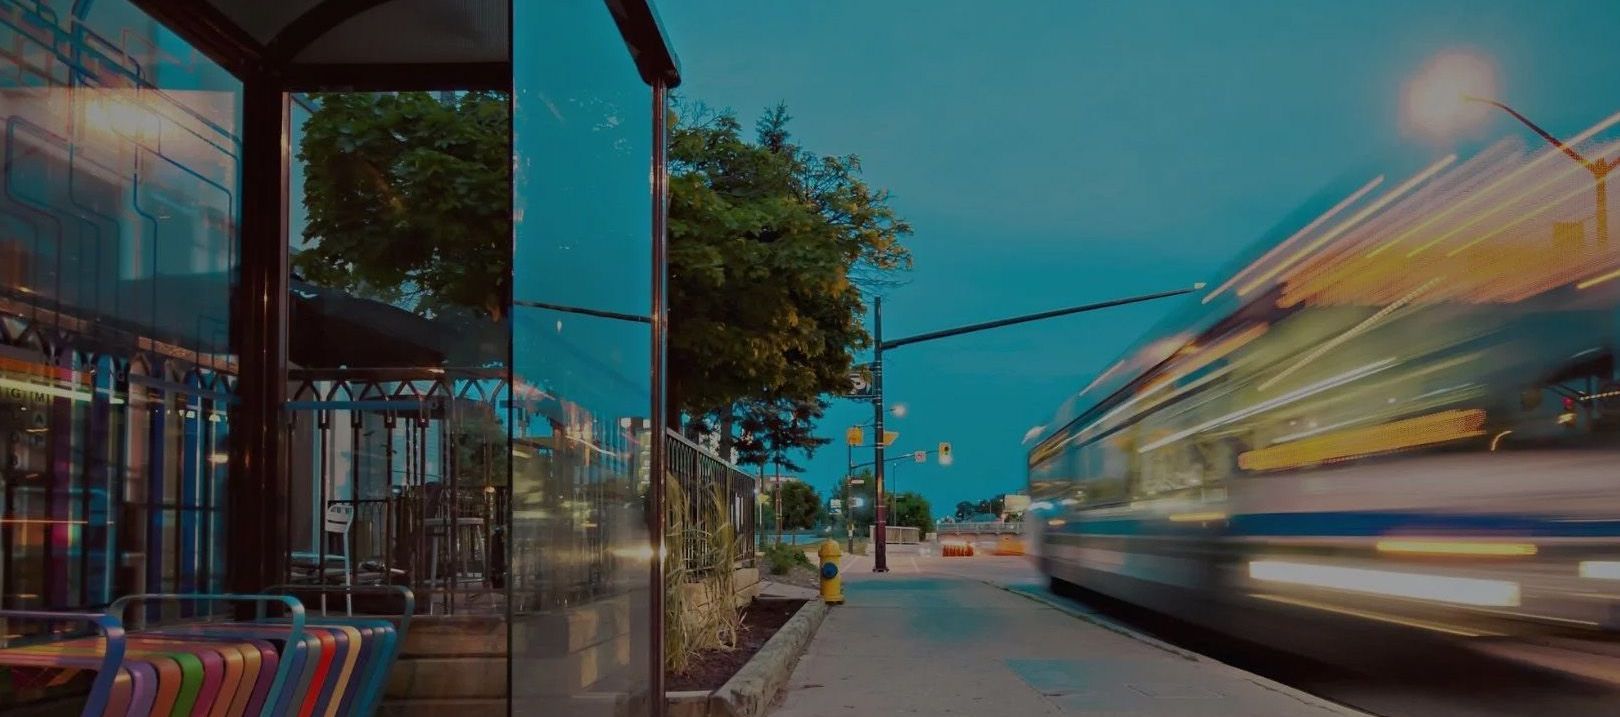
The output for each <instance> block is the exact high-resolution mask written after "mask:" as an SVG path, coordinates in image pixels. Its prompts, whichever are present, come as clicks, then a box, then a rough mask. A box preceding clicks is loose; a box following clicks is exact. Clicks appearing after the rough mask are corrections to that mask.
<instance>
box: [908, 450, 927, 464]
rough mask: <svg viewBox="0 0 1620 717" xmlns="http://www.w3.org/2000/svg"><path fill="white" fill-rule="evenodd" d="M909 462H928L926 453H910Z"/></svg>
mask: <svg viewBox="0 0 1620 717" xmlns="http://www.w3.org/2000/svg"><path fill="white" fill-rule="evenodd" d="M911 460H913V461H916V462H918V463H927V462H928V451H916V452H914V453H912V454H911Z"/></svg>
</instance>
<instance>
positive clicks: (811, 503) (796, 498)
mask: <svg viewBox="0 0 1620 717" xmlns="http://www.w3.org/2000/svg"><path fill="white" fill-rule="evenodd" d="M820 515H821V496H820V495H818V494H817V493H816V489H815V488H812V487H810V484H809V483H805V482H802V481H788V482H786V483H783V484H782V527H783V528H784V529H786V530H803V529H809V528H814V527H816V519H817V518H818V517H819V516H820Z"/></svg>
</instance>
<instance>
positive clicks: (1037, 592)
mask: <svg viewBox="0 0 1620 717" xmlns="http://www.w3.org/2000/svg"><path fill="white" fill-rule="evenodd" d="M935 552H936V550H935V549H933V548H931V546H921V547H920V548H918V547H902V548H899V549H896V548H891V549H890V554H889V566H890V570H891V572H889V573H888V574H887V575H881V576H880V575H874V574H873V573H872V572H871V567H872V558H871V557H870V556H846V558H845V560H844V571H845V572H844V574H845V576H846V580H847V581H848V582H847V583H846V585H847V586H848V587H847V588H846V590H847V592H848V597H849V603H848V604H847V605H845V606H843V607H841V608H837V609H835V611H834V613H833V614H832V615H831V616H829V619H828V622H827V623H826V624H825V625H823V627H822V634H821V635H818V636H817V638H816V641H815V643H814V644H813V645H812V647H811V653H810V655H809V656H807V657H806V659H805V660H804V661H803V662H802V663H801V665H800V667H799V672H798V673H796V674H795V676H794V679H793V681H792V682H790V688H791V689H792V692H790V694H789V699H788V701H787V703H786V704H785V705H784V706H783V708H782V709H781V710H780V711H778V712H777V713H775V714H777V715H782V716H786V717H798V716H800V715H818V714H846V715H849V714H856V715H859V714H874V715H878V714H890V712H887V711H867V708H868V707H869V706H870V705H871V704H880V705H883V706H884V707H885V709H888V708H889V707H893V708H894V709H895V710H896V711H898V712H900V713H904V712H906V711H907V710H909V709H911V706H910V705H909V703H907V702H906V700H908V699H912V698H915V700H917V702H916V704H917V705H923V706H928V708H929V709H934V710H938V711H940V712H941V713H945V714H951V713H961V714H973V713H975V710H974V709H973V708H972V705H974V704H978V703H977V702H976V701H975V700H974V699H973V698H974V697H976V696H978V695H979V692H977V690H980V689H982V688H984V687H986V686H989V685H993V686H994V689H995V690H997V691H999V690H1003V689H1012V691H1013V692H1015V693H1016V692H1018V690H1025V691H1028V690H1030V689H1033V690H1035V692H1036V695H1035V696H1036V697H1039V698H1041V699H1031V700H1027V703H1028V704H1029V706H1030V709H1032V710H1035V711H1031V712H1027V713H1025V712H1013V713H1009V714H1094V713H1097V712H1096V709H1098V708H1097V707H1095V706H1089V705H1085V704H1083V703H1082V702H1081V701H1079V700H1076V699H1072V694H1070V693H1068V692H1065V688H1063V687H1059V688H1056V689H1055V690H1051V691H1054V692H1055V693H1057V694H1056V695H1048V694H1044V692H1045V691H1048V689H1049V688H1050V687H1051V683H1050V682H1043V681H1042V680H1043V679H1046V678H1043V677H1042V676H1041V675H1040V674H1038V673H1037V672H1031V671H1030V667H1029V666H1030V665H1031V664H1037V663H1030V662H1019V660H1027V659H1030V658H1029V657H1028V656H1027V655H1026V653H1029V654H1034V653H1039V654H1041V655H1044V657H1043V658H1042V659H1048V660H1051V659H1059V660H1063V661H1064V664H1065V665H1066V666H1068V667H1077V666H1082V665H1083V666H1085V667H1086V668H1087V669H1088V670H1093V671H1098V670H1102V672H1101V673H1100V674H1104V675H1109V674H1112V673H1108V672H1107V671H1106V670H1107V668H1106V667H1105V666H1104V665H1103V663H1106V662H1107V660H1096V659H1095V658H1096V655H1098V654H1108V655H1110V656H1119V658H1120V659H1121V660H1131V659H1136V658H1135V657H1133V656H1132V654H1129V653H1127V652H1124V651H1115V647H1116V646H1115V645H1114V644H1113V643H1112V641H1111V640H1108V639H1105V638H1102V637H1101V636H1100V635H1099V633H1104V632H1107V630H1104V629H1102V628H1097V627H1094V626H1093V625H1094V624H1101V625H1104V626H1109V627H1113V628H1116V629H1119V630H1123V631H1126V632H1129V633H1134V634H1137V635H1140V636H1142V637H1143V638H1145V639H1146V640H1148V642H1150V643H1151V642H1156V641H1160V640H1162V641H1163V642H1164V643H1169V644H1170V645H1174V646H1175V647H1176V648H1180V649H1184V650H1187V651H1190V652H1192V653H1196V654H1198V655H1202V656H1204V657H1206V658H1209V659H1210V660H1213V661H1219V662H1221V663H1225V664H1226V665H1231V666H1232V667H1233V668H1237V669H1240V670H1244V671H1247V672H1248V673H1252V674H1253V675H1258V676H1259V678H1264V680H1275V681H1276V682H1277V683H1281V684H1285V685H1288V686H1289V687H1290V688H1294V689H1298V690H1302V691H1304V692H1307V693H1310V694H1312V695H1316V696H1319V697H1321V698H1323V699H1325V700H1328V701H1331V702H1333V703H1337V704H1340V705H1345V706H1347V707H1349V708H1353V709H1355V710H1361V711H1363V712H1365V713H1369V714H1376V715H1384V716H1386V717H1465V716H1466V717H1475V716H1479V715H1484V716H1487V717H1497V716H1500V717H1510V716H1519V715H1540V714H1549V715H1552V714H1556V715H1569V716H1572V717H1581V716H1585V715H1594V716H1595V715H1616V714H1620V674H1616V675H1614V676H1612V677H1610V678H1607V679H1604V678H1603V675H1604V670H1606V669H1608V668H1606V667H1605V666H1606V665H1609V664H1613V663H1612V659H1613V658H1612V657H1607V656H1603V655H1592V656H1591V659H1588V660H1584V661H1582V663H1583V664H1581V665H1574V666H1571V668H1573V669H1566V670H1559V669H1546V668H1543V669H1537V668H1532V667H1528V666H1524V665H1521V664H1518V663H1515V662H1510V661H1506V660H1502V659H1497V658H1496V657H1494V656H1493V655H1495V654H1501V653H1502V652H1503V649H1504V648H1508V647H1512V645H1506V644H1496V643H1489V644H1487V643H1479V642H1473V643H1463V642H1459V643H1447V642H1445V641H1439V642H1437V641H1435V640H1433V639H1432V636H1429V635H1416V634H1414V635H1413V636H1412V637H1413V639H1411V640H1388V639H1387V635H1386V636H1385V637H1381V638H1379V639H1378V640H1376V641H1375V640H1372V639H1369V640H1367V641H1364V642H1362V643H1358V644H1344V643H1335V644H1327V643H1326V642H1323V641H1317V644H1312V642H1311V640H1309V639H1308V638H1307V639H1303V640H1300V641H1298V643H1299V644H1300V645H1302V646H1303V647H1304V648H1306V649H1304V650H1303V651H1301V652H1298V653H1290V652H1283V651H1280V650H1276V649H1272V648H1267V647H1262V646H1259V645H1256V644H1251V643H1249V642H1247V641H1245V640H1240V639H1234V638H1232V637H1231V636H1229V635H1225V634H1218V633H1213V632H1210V631H1207V630H1202V629H1199V628H1196V627H1192V626H1188V625H1186V624H1184V623H1181V622H1179V621H1176V620H1173V619H1169V618H1166V617H1164V616H1161V615H1157V614H1155V613H1151V612H1148V611H1144V610H1140V609H1137V608H1133V607H1131V606H1127V605H1122V604H1120V603H1118V602H1115V601H1111V600H1108V599H1107V598H1103V597H1101V596H1097V595H1093V594H1087V593H1080V594H1076V595H1065V596H1059V595H1054V594H1053V593H1051V592H1050V591H1049V590H1047V588H1046V582H1045V579H1044V578H1043V577H1042V576H1041V575H1039V574H1038V573H1037V572H1036V571H1035V570H1034V568H1033V567H1032V565H1031V564H1030V562H1029V561H1028V560H1027V559H1026V558H1020V557H995V556H986V555H983V554H981V555H978V556H974V557H971V558H943V557H939V556H938V555H936V554H935ZM991 585H994V586H998V587H999V588H1005V590H1000V589H996V588H992V587H990V586H991ZM991 591H993V592H991ZM1009 591H1010V593H1012V594H1009ZM997 593H999V595H998V594H997ZM1014 594H1017V595H1022V596H1023V597H1019V598H1018V600H1022V601H1024V602H1022V603H1020V602H1017V601H1008V600H1006V599H1005V598H1006V597H1015V596H1016V595H1014ZM986 616H989V617H986ZM897 619H900V620H903V622H900V623H896V620H897ZM905 626H917V629H918V632H917V633H916V634H910V633H905V634H902V633H903V632H904V630H903V628H904V627H905ZM1276 629H1277V630H1287V631H1292V632H1297V633H1306V634H1308V633H1309V632H1310V627H1309V625H1308V624H1305V623H1300V624H1295V623H1292V622H1286V621H1285V620H1284V618H1281V617H1279V619H1278V622H1277V623H1276ZM1109 634H1115V633H1109ZM1116 636H1117V635H1116ZM874 638H880V641H881V642H882V643H883V645H884V648H883V649H878V648H876V647H874V645H875V644H876V642H875V641H874ZM1125 639H1127V641H1129V642H1135V641H1130V640H1129V638H1125ZM845 643H847V644H845ZM1166 654H1169V653H1166ZM1053 655H1057V656H1058V657H1053ZM930 656H932V658H931V657H930ZM910 670H921V671H922V672H923V673H924V676H919V677H917V678H915V680H922V681H923V682H922V683H918V682H915V681H914V678H912V677H908V676H906V673H907V672H908V671H910ZM1574 672H1585V673H1589V674H1588V679H1580V678H1577V677H1575V676H1574V675H1573V674H1572V673H1574ZM1594 674H1595V675H1596V677H1597V678H1596V679H1594V678H1592V677H1593V675H1594ZM1009 677H1010V680H1009ZM1064 679H1068V680H1070V682H1069V683H1065V684H1068V685H1069V687H1070V688H1072V687H1073V685H1074V684H1077V683H1078V682H1077V680H1078V679H1079V678H1078V677H1075V676H1072V675H1071V676H1070V677H1066V678H1064ZM1109 679H1116V678H1109ZM1264 680H1263V681H1264ZM869 682H870V683H874V686H871V687H868V686H867V683H869ZM1217 682H1218V684H1221V685H1223V687H1222V688H1221V689H1225V687H1224V686H1225V685H1229V684H1230V683H1229V682H1224V681H1217ZM832 684H842V685H845V687H844V689H843V692H847V693H849V694H852V695H853V694H857V693H860V694H864V693H865V692H864V690H867V689H871V690H872V691H874V692H876V693H877V695H876V696H875V697H873V698H872V699H875V700H876V702H871V703H868V702H861V701H857V700H855V698H854V697H848V698H842V699H843V702H839V699H840V697H839V696H838V695H839V691H838V690H833V691H830V693H829V694H813V693H816V692H818V691H820V690H822V687H814V686H807V685H822V686H830V685H832ZM924 684H925V685H927V686H926V688H925V687H924V686H922V685H924ZM958 686H969V687H958ZM962 689H968V690H969V691H972V692H973V694H970V695H966V696H964V695H961V694H959V692H960V691H961V690H962ZM1025 697H1027V696H1025ZM1020 699H1024V698H1020ZM890 700H892V702H891V701H890ZM834 703H837V704H849V705H854V707H852V708H850V709H846V710H844V711H842V712H839V711H835V710H834V709H833V708H834V707H835V706H837V705H835V704H834ZM963 704H966V705H968V707H966V708H964V707H962V705H963ZM1009 704H1011V703H1009ZM1018 704H1025V702H1019V703H1018ZM1207 708H1208V705H1206V706H1205V708H1203V709H1205V710H1206V711H1201V712H1198V713H1199V714H1222V712H1219V711H1215V710H1208V709H1207ZM1043 709H1044V710H1048V711H1044V712H1043V711H1040V710H1043ZM1132 709H1136V708H1134V707H1132ZM821 710H827V711H821ZM952 710H954V712H953V711H952ZM1052 710H1056V711H1052ZM1088 710H1090V711H1088ZM924 711H925V712H926V711H927V710H924ZM1107 713H1108V714H1120V713H1119V712H1107ZM1138 713H1139V714H1176V713H1175V712H1166V711H1151V710H1150V711H1147V712H1138ZM1124 714H1132V712H1129V711H1126V712H1124ZM1243 714H1250V715H1269V714H1294V713H1293V712H1275V713H1274V712H1247V713H1243ZM1314 714H1328V713H1326V712H1316V713H1314Z"/></svg>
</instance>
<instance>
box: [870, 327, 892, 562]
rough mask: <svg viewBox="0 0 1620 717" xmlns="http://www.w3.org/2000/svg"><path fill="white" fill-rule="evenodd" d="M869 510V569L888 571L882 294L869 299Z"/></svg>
mask: <svg viewBox="0 0 1620 717" xmlns="http://www.w3.org/2000/svg"><path fill="white" fill-rule="evenodd" d="M872 393H873V394H874V396H873V397H872V416H873V420H872V434H873V435H872V452H873V456H872V458H873V466H872V502H873V505H872V510H873V511H874V512H875V513H876V516H877V519H876V521H875V524H874V525H873V529H872V542H873V543H875V544H876V546H875V550H876V551H877V552H875V553H874V554H873V555H874V556H875V557H874V558H873V560H872V572H874V573H886V572H889V551H888V548H887V544H888V542H889V508H888V506H887V505H885V504H884V496H883V436H884V433H883V297H881V296H879V297H876V298H874V299H873V300H872Z"/></svg>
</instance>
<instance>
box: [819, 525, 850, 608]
mask: <svg viewBox="0 0 1620 717" xmlns="http://www.w3.org/2000/svg"><path fill="white" fill-rule="evenodd" d="M816 555H819V556H821V601H822V602H824V603H827V604H828V605H842V604H844V579H843V578H841V577H839V576H838V559H839V558H841V557H843V556H844V551H842V550H839V549H838V541H836V540H828V541H826V542H824V543H822V544H821V550H819V551H816Z"/></svg>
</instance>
